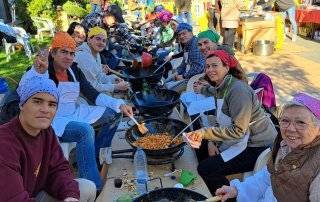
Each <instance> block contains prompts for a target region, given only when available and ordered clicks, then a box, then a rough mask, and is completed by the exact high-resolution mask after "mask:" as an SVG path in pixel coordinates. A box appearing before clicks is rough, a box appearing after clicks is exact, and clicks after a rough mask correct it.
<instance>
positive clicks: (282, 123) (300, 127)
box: [279, 118, 309, 130]
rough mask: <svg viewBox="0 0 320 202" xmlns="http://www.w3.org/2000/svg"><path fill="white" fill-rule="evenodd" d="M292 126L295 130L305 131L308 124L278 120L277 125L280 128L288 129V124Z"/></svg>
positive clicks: (299, 121) (284, 119) (298, 121)
mask: <svg viewBox="0 0 320 202" xmlns="http://www.w3.org/2000/svg"><path fill="white" fill-rule="evenodd" d="M291 123H292V124H293V126H294V127H295V128H296V129H297V130H305V129H306V128H307V127H308V125H309V123H306V122H304V121H301V120H294V121H292V120H290V119H286V118H283V119H280V120H279V125H280V128H288V127H289V126H290V124H291Z"/></svg>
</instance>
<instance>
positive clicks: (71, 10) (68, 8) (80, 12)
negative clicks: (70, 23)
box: [62, 1, 89, 18]
mask: <svg viewBox="0 0 320 202" xmlns="http://www.w3.org/2000/svg"><path fill="white" fill-rule="evenodd" d="M62 8H63V10H64V11H65V12H66V13H67V14H68V15H69V16H76V17H79V18H83V17H85V16H86V15H87V14H89V12H88V11H87V10H86V9H84V8H82V7H81V6H80V5H79V4H78V3H76V2H71V1H67V2H66V3H65V4H63V6H62Z"/></svg>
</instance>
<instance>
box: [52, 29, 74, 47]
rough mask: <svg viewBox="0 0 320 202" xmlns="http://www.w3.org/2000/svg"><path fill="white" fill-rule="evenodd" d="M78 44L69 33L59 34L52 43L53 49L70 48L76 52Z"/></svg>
mask: <svg viewBox="0 0 320 202" xmlns="http://www.w3.org/2000/svg"><path fill="white" fill-rule="evenodd" d="M76 46H77V44H76V42H75V40H74V39H73V38H72V37H71V36H70V35H69V34H68V33H67V32H57V33H56V34H55V35H54V37H53V39H52V42H51V49H53V48H69V49H71V50H72V51H76Z"/></svg>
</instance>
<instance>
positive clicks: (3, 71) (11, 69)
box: [0, 37, 51, 89]
mask: <svg viewBox="0 0 320 202" xmlns="http://www.w3.org/2000/svg"><path fill="white" fill-rule="evenodd" d="M50 42H51V38H50V37H44V40H43V41H41V42H38V41H36V40H35V39H34V38H32V39H31V44H32V46H33V47H37V46H39V47H40V48H44V47H48V46H49V44H50ZM32 63H33V60H32V59H31V60H29V58H28V57H27V56H26V55H25V54H24V51H23V49H22V50H21V51H16V52H15V53H14V54H12V55H11V60H10V61H9V62H7V61H6V54H5V52H4V50H3V49H1V50H0V75H1V77H4V78H10V79H8V82H9V86H10V88H11V89H14V88H15V87H16V83H15V82H13V80H15V81H16V82H19V80H20V79H21V76H22V74H23V73H24V72H25V70H26V69H27V67H29V66H31V65H32Z"/></svg>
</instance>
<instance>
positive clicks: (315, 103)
mask: <svg viewBox="0 0 320 202" xmlns="http://www.w3.org/2000/svg"><path fill="white" fill-rule="evenodd" d="M293 102H297V103H299V104H301V105H303V106H305V107H307V108H308V109H309V110H310V111H311V112H312V113H313V114H314V115H315V116H316V117H317V118H318V119H319V120H320V100H319V99H317V98H315V97H313V96H311V95H308V94H306V93H304V92H301V93H298V94H295V95H294V96H293Z"/></svg>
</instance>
